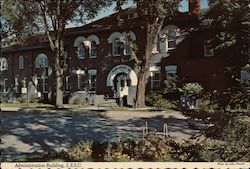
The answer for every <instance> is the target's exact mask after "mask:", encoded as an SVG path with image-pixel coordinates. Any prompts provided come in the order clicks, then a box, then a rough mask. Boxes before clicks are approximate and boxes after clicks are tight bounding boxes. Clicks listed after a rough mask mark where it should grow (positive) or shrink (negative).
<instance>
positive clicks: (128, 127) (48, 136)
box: [1, 109, 199, 161]
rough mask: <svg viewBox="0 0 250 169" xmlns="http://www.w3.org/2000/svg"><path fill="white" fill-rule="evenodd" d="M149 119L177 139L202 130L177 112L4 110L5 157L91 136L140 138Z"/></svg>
mask: <svg viewBox="0 0 250 169" xmlns="http://www.w3.org/2000/svg"><path fill="white" fill-rule="evenodd" d="M146 121H147V122H148V125H149V127H155V128H157V130H158V131H162V127H163V124H164V123H167V124H168V131H169V135H170V136H171V137H172V138H174V139H175V140H177V141H181V140H183V139H188V138H190V137H191V136H192V135H195V134H197V133H198V132H199V131H197V130H192V129H190V128H189V127H188V126H187V123H186V118H185V117H184V116H182V115H181V114H180V113H179V112H176V111H170V112H138V111H134V112H132V111H130V112H125V111H115V112H97V111H91V110H76V109H74V110H60V111H53V110H43V109H20V110H3V111H2V112H1V127H2V136H1V140H2V144H1V148H2V150H3V151H2V160H3V161H13V160H19V161H20V160H22V159H25V158H27V157H28V158H29V157H34V156H36V155H39V154H40V153H42V152H44V151H59V150H62V149H67V148H69V147H71V146H72V145H74V144H76V143H77V142H79V141H82V140H85V139H88V138H89V139H94V140H100V141H106V140H109V141H117V140H119V139H141V138H142V127H143V126H144V125H145V122H146Z"/></svg>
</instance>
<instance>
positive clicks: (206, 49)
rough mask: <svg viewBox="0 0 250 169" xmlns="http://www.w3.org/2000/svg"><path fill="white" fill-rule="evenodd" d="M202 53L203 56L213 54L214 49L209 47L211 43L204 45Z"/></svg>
mask: <svg viewBox="0 0 250 169" xmlns="http://www.w3.org/2000/svg"><path fill="white" fill-rule="evenodd" d="M204 55H205V56H214V49H213V48H211V45H207V44H205V45H204Z"/></svg>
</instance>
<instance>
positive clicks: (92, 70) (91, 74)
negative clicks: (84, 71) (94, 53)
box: [88, 69, 97, 92]
mask: <svg viewBox="0 0 250 169" xmlns="http://www.w3.org/2000/svg"><path fill="white" fill-rule="evenodd" d="M88 74H89V88H90V87H91V85H92V82H91V76H93V75H95V76H96V82H95V90H94V91H91V92H95V91H96V88H97V70H96V69H89V70H88Z"/></svg>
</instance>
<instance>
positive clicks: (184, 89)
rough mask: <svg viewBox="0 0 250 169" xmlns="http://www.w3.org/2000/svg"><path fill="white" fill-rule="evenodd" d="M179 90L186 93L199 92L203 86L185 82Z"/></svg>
mask: <svg viewBox="0 0 250 169" xmlns="http://www.w3.org/2000/svg"><path fill="white" fill-rule="evenodd" d="M181 91H182V92H183V93H185V94H186V95H187V94H201V92H202V91H203V87H202V86H201V85H200V84H198V83H186V84H185V85H184V86H183V87H182V89H181Z"/></svg>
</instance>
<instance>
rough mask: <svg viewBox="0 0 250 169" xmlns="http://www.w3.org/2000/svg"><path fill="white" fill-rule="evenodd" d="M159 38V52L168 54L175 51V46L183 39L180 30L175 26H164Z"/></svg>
mask: <svg viewBox="0 0 250 169" xmlns="http://www.w3.org/2000/svg"><path fill="white" fill-rule="evenodd" d="M159 37H160V38H161V42H160V44H161V45H160V46H161V52H168V51H172V50H175V49H176V48H177V45H178V44H179V43H180V42H181V41H182V40H183V39H184V36H182V34H181V31H180V28H178V27H177V26H175V25H168V26H166V27H165V28H164V29H163V30H162V31H161V32H160V34H159Z"/></svg>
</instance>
